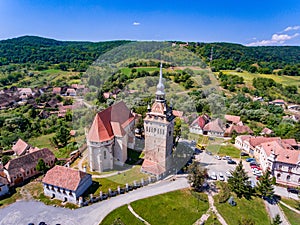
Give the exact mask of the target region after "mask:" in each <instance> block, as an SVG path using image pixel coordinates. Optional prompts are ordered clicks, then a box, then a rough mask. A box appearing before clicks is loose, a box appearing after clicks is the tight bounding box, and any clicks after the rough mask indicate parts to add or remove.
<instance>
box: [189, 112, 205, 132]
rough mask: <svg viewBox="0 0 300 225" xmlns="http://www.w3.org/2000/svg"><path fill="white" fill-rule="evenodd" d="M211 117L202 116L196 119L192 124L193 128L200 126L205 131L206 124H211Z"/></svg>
mask: <svg viewBox="0 0 300 225" xmlns="http://www.w3.org/2000/svg"><path fill="white" fill-rule="evenodd" d="M209 119H210V118H209V117H208V116H207V115H202V116H199V117H198V118H197V119H195V120H194V121H193V123H192V124H191V126H192V127H193V126H199V127H200V128H201V129H203V127H204V126H205V124H207V123H208V122H209Z"/></svg>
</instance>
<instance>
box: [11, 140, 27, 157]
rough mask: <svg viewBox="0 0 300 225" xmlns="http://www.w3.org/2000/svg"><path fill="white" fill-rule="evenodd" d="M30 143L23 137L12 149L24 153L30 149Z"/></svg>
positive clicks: (19, 153)
mask: <svg viewBox="0 0 300 225" xmlns="http://www.w3.org/2000/svg"><path fill="white" fill-rule="evenodd" d="M29 147H30V146H29V144H27V143H26V142H25V141H23V140H22V139H21V138H19V140H18V141H17V142H16V144H14V145H13V147H12V150H13V151H14V152H15V153H16V154H17V155H22V154H23V153H24V152H25V151H26V150H27V149H29Z"/></svg>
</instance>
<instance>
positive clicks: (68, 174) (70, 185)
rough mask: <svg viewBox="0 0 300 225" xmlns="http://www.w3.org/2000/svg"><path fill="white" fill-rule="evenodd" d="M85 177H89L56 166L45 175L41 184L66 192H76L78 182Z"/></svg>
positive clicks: (86, 174)
mask: <svg viewBox="0 0 300 225" xmlns="http://www.w3.org/2000/svg"><path fill="white" fill-rule="evenodd" d="M86 176H91V175H90V174H88V173H85V172H82V171H79V170H75V169H72V168H69V167H65V166H59V165H56V166H55V167H53V168H52V169H51V170H49V171H48V172H47V173H46V175H45V177H44V178H43V180H42V182H43V183H46V184H51V185H53V186H56V187H60V188H64V189H67V190H71V191H76V190H77V188H78V187H79V184H80V182H81V181H82V180H83V179H84V178H85V177H86Z"/></svg>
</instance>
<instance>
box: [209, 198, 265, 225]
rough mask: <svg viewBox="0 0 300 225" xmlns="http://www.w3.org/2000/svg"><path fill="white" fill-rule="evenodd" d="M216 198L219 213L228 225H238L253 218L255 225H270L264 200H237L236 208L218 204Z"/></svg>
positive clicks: (226, 204)
mask: <svg viewBox="0 0 300 225" xmlns="http://www.w3.org/2000/svg"><path fill="white" fill-rule="evenodd" d="M216 197H217V196H215V197H214V198H215V206H216V207H217V209H218V211H219V213H220V214H221V215H222V216H223V218H224V219H225V220H226V222H227V223H228V225H236V224H238V222H239V220H241V219H242V218H243V217H246V218H251V219H252V220H253V221H254V222H255V224H259V225H269V224H270V219H269V216H268V213H267V211H266V209H265V205H264V203H263V200H262V199H260V198H253V199H252V200H246V199H245V198H241V199H238V198H235V201H236V203H237V205H236V206H230V205H229V204H228V203H227V202H226V203H218V201H217V200H216Z"/></svg>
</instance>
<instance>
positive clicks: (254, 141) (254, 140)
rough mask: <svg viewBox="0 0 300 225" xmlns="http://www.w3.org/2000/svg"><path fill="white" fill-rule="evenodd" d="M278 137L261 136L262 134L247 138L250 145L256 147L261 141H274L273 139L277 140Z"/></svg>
mask: <svg viewBox="0 0 300 225" xmlns="http://www.w3.org/2000/svg"><path fill="white" fill-rule="evenodd" d="M279 139H280V137H262V136H258V137H252V138H250V139H249V143H250V145H251V146H253V147H256V146H258V145H260V144H262V143H265V142H270V141H275V140H279Z"/></svg>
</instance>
